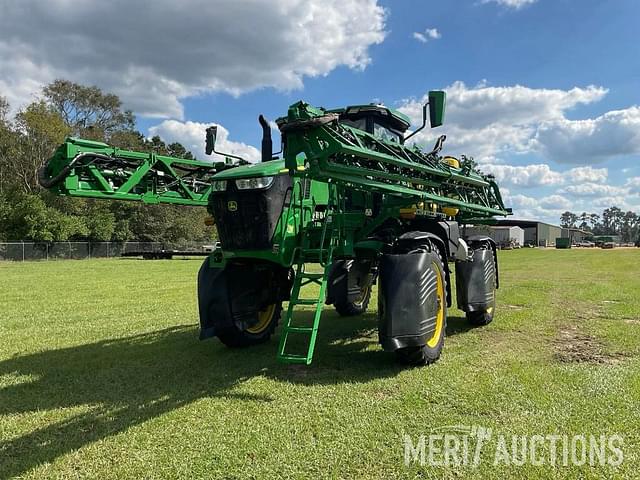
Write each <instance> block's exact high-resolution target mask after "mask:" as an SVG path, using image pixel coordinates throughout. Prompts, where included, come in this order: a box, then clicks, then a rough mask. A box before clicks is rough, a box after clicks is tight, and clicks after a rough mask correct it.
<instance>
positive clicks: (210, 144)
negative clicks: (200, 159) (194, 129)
mask: <svg viewBox="0 0 640 480" xmlns="http://www.w3.org/2000/svg"><path fill="white" fill-rule="evenodd" d="M217 136H218V127H217V126H215V125H214V126H213V127H209V128H207V143H206V146H205V153H206V154H207V155H211V154H212V153H213V152H214V151H215V148H216V137H217Z"/></svg>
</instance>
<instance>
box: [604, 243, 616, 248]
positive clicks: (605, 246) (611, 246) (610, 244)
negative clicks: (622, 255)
mask: <svg viewBox="0 0 640 480" xmlns="http://www.w3.org/2000/svg"><path fill="white" fill-rule="evenodd" d="M615 246H616V244H615V243H613V242H604V243H603V244H602V248H604V249H610V248H615Z"/></svg>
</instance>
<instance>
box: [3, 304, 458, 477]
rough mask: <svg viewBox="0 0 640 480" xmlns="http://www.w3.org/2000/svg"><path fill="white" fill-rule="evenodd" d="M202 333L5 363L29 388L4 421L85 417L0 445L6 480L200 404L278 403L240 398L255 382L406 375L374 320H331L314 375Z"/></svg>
mask: <svg viewBox="0 0 640 480" xmlns="http://www.w3.org/2000/svg"><path fill="white" fill-rule="evenodd" d="M308 315H309V316H311V312H309V313H308ZM469 328H470V327H469V326H468V324H467V323H466V320H465V319H464V318H463V317H450V318H449V322H448V326H447V335H455V334H457V333H462V332H464V331H466V330H468V329H469ZM197 333H198V332H197V328H196V327H194V326H179V327H173V328H168V329H164V330H160V331H154V332H148V333H142V334H139V335H135V336H131V337H126V338H120V339H114V340H104V341H100V342H97V343H91V344H85V345H79V346H75V347H69V348H63V349H58V350H46V351H42V352H38V353H34V354H30V355H24V356H18V357H14V358H11V359H8V360H5V361H3V362H0V375H27V376H31V377H32V379H33V380H32V381H27V382H25V383H20V384H17V385H11V386H8V387H5V388H3V389H0V415H12V414H21V413H28V412H35V411H47V410H56V409H63V408H73V407H81V406H85V407H86V408H89V411H88V412H86V413H82V414H79V415H76V416H73V417H71V418H69V419H66V420H64V421H60V422H57V423H51V424H50V425H48V426H45V427H42V428H39V429H37V430H35V431H32V432H30V433H27V434H25V435H23V436H20V437H17V438H15V439H11V440H4V441H0V458H1V459H2V461H1V462H0V478H8V477H12V476H16V475H20V474H22V473H25V472H27V471H28V470H30V469H31V468H33V467H36V466H37V465H39V464H42V463H45V462H51V461H53V460H55V459H56V458H57V457H59V456H61V455H64V454H66V453H68V452H71V451H74V450H77V449H79V448H82V447H83V446H85V445H88V444H90V443H92V442H95V441H97V440H100V439H103V438H106V437H109V436H111V435H115V434H117V433H120V432H122V431H124V430H126V429H128V428H130V427H132V426H135V425H138V424H141V423H144V422H145V421H147V420H149V419H152V418H155V417H158V416H160V415H163V414H164V413H166V412H169V411H172V410H174V409H177V408H180V407H181V406H184V405H188V404H189V403H191V402H194V401H196V400H199V399H203V398H215V397H221V398H225V399H228V400H229V401H235V400H240V401H254V402H269V401H274V400H275V399H274V398H271V397H269V396H261V395H251V394H247V393H237V392H234V389H235V387H236V386H238V385H240V384H242V383H243V382H244V381H245V380H247V379H250V378H252V377H255V376H266V377H268V378H272V379H274V380H276V381H283V382H292V383H299V384H303V385H322V384H337V383H343V382H348V383H353V382H367V381H369V380H371V379H377V378H382V377H389V376H394V375H397V374H398V373H399V372H400V371H401V370H402V368H401V367H400V366H398V365H397V364H396V363H395V362H394V358H393V355H392V354H389V353H385V352H383V351H382V350H381V349H380V347H379V346H378V345H377V324H376V317H375V314H367V315H363V316H360V317H352V318H340V317H338V316H337V315H336V314H335V313H333V312H330V311H327V312H325V315H324V317H323V323H322V328H321V329H320V334H319V336H318V342H317V345H316V354H315V357H314V364H313V365H311V366H309V367H306V366H300V365H282V364H279V363H277V362H276V358H275V356H276V348H277V340H278V338H277V336H276V337H275V338H273V339H272V341H271V342H269V343H267V344H264V345H260V346H257V347H253V348H249V349H240V350H232V349H227V348H225V347H224V346H222V345H221V344H220V342H218V341H217V340H214V341H207V342H199V341H198V340H197ZM212 414H213V415H215V412H212Z"/></svg>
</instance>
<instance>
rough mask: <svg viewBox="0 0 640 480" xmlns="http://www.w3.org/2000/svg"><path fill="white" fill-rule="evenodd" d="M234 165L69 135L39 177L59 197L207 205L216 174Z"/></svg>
mask: <svg viewBox="0 0 640 480" xmlns="http://www.w3.org/2000/svg"><path fill="white" fill-rule="evenodd" d="M232 166H233V165H229V164H227V163H224V162H218V163H209V162H200V161H197V160H186V159H182V158H174V157H168V156H164V155H157V154H155V153H141V152H132V151H128V150H121V149H119V148H114V147H111V146H109V145H107V144H106V143H101V142H94V141H91V140H82V139H79V138H68V139H67V140H66V141H65V142H64V143H63V144H62V145H60V146H59V147H58V148H57V150H56V152H55V154H54V155H53V157H52V158H51V159H50V160H49V161H48V162H47V164H46V165H45V166H44V167H42V169H41V170H40V172H39V181H40V184H41V185H42V186H43V187H45V188H48V189H50V190H52V191H54V192H55V193H57V194H59V195H70V196H76V197H91V198H103V199H111V200H136V201H142V202H144V203H150V204H156V203H172V204H178V205H191V206H206V205H207V199H208V197H209V194H210V193H211V189H212V188H213V187H212V182H211V177H213V175H215V174H216V173H218V172H220V171H222V170H225V169H228V168H231V167H232Z"/></svg>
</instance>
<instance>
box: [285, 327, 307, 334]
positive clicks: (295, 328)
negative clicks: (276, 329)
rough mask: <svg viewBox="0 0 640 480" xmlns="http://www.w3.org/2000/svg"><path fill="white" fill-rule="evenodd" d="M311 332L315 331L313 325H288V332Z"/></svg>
mask: <svg viewBox="0 0 640 480" xmlns="http://www.w3.org/2000/svg"><path fill="white" fill-rule="evenodd" d="M290 332H294V333H311V332H313V327H287V333H290Z"/></svg>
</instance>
